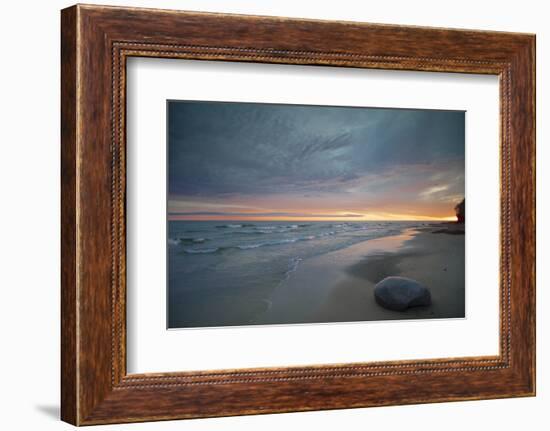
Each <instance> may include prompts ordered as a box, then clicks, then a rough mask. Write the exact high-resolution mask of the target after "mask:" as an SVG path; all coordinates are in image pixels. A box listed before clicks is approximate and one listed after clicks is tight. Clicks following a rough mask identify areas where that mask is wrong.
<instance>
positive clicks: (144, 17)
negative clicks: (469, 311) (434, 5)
mask: <svg viewBox="0 0 550 431" xmlns="http://www.w3.org/2000/svg"><path fill="white" fill-rule="evenodd" d="M61 17H62V19H61V24H62V25H61V52H62V64H61V73H62V76H61V83H62V93H61V111H62V112H61V120H62V127H61V129H62V134H61V139H62V150H61V161H62V165H61V168H62V183H61V190H62V202H61V208H62V220H61V226H62V239H61V244H62V247H61V253H62V268H61V269H62V285H61V292H62V295H61V305H62V325H61V335H62V336H61V340H62V345H61V353H62V355H61V357H62V361H61V367H62V368H61V371H62V372H61V375H62V382H61V388H62V390H61V416H62V419H63V420H64V421H66V422H69V423H71V424H74V425H92V424H106V423H119V422H139V421H153V420H167V419H180V418H197V417H213V416H231V415H243V414H259V413H275V412H290V411H308V410H322V409H340V408H353V407H369V406H383V405H395V404H415V403H429V402H443V401H456V400H475V399H490V398H504V397H520V396H534V394H535V36H534V35H529V34H517V33H505V32H488V31H472V30H450V29H440V28H424V27H404V26H392V25H378V24H365V23H354V22H331V21H315V20H299V19H287V18H277V17H256V16H242V15H221V14H213V13H197V12H179V11H169V10H154V9H134V8H121V7H104V6H92V5H77V6H73V7H70V8H67V9H64V10H63V11H62V14H61ZM136 56H137V57H155V58H173V59H194V60H204V61H208V60H217V61H237V62H252V63H280V64H290V65H312V66H315V65H324V66H335V67H351V68H367V69H385V70H411V71H427V72H457V73H475V74H490V75H497V76H498V77H499V83H500V84H499V85H500V100H499V105H500V155H501V160H500V171H501V178H500V184H501V190H500V192H501V195H500V209H501V215H500V286H499V289H500V310H499V313H500V332H499V337H500V343H499V345H500V351H499V354H498V355H496V356H488V357H477V356H471V357H470V356H468V357H452V358H440V359H429V360H410V361H387V362H366V363H349V364H346V363H343V364H330V365H326V366H325V365H311V366H300V367H295V366H294V367H278V368H262V369H259V368H253V369H228V370H223V371H220V370H204V371H200V372H188V371H187V372H167V373H154V374H128V373H127V371H126V318H125V316H126V257H125V256H126V255H125V253H126V230H125V229H126V224H125V220H126V219H125V217H126V206H125V202H126V201H125V199H126V187H127V182H126V164H125V161H126V108H125V106H126V105H125V102H126V82H127V81H126V60H127V59H128V58H129V57H136Z"/></svg>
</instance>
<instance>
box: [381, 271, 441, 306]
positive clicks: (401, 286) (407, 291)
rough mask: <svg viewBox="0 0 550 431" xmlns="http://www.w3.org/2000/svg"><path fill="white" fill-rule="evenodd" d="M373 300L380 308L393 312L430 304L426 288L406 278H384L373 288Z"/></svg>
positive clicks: (430, 300)
mask: <svg viewBox="0 0 550 431" xmlns="http://www.w3.org/2000/svg"><path fill="white" fill-rule="evenodd" d="M374 298H375V299H376V302H377V303H378V304H380V305H381V306H382V307H384V308H387V309H389V310H395V311H404V310H406V309H407V308H409V307H416V306H421V305H430V304H431V303H432V298H431V295H430V291H429V290H428V288H427V287H425V286H424V285H422V284H420V283H419V282H418V281H415V280H413V279H411V278H407V277H386V278H384V279H383V280H382V281H380V282H378V283H377V284H376V286H374Z"/></svg>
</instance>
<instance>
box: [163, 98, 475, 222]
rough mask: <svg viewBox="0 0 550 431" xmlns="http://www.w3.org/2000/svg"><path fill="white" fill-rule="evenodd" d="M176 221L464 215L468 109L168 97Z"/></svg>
mask: <svg viewBox="0 0 550 431" xmlns="http://www.w3.org/2000/svg"><path fill="white" fill-rule="evenodd" d="M168 116H169V117H168V218H169V219H170V220H250V221H252V220H296V221H301V220H323V221H328V220H347V221H360V220H363V221H367V220H441V219H454V210H453V208H454V206H455V204H457V203H458V202H459V201H460V200H461V199H462V198H463V197H464V117H465V115H464V112H462V111H435V110H409V109H375V108H343V107H321V106H303V105H274V104H254V103H220V102H185V101H169V102H168Z"/></svg>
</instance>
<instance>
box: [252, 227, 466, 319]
mask: <svg viewBox="0 0 550 431" xmlns="http://www.w3.org/2000/svg"><path fill="white" fill-rule="evenodd" d="M464 243H465V241H464V235H463V234H461V233H460V232H459V231H458V232H457V229H456V228H455V227H453V226H451V227H445V226H443V227H437V228H427V229H425V230H422V231H419V230H413V229H409V230H406V231H404V232H403V234H401V235H395V236H389V237H384V238H378V239H374V240H370V241H364V242H362V243H359V244H355V245H353V246H351V247H348V248H345V249H342V250H338V251H335V252H332V253H327V254H324V255H322V256H318V257H315V258H311V259H308V260H306V261H303V262H301V263H300V265H299V266H298V267H297V269H296V271H295V272H293V273H291V274H290V275H289V277H288V279H287V280H286V281H285V282H283V283H282V284H281V285H280V286H279V287H278V288H277V289H276V290H275V291H274V293H273V294H272V296H271V298H270V299H269V302H270V307H269V309H268V310H267V311H266V312H265V313H262V314H261V315H260V316H258V317H257V318H256V319H255V321H254V322H251V323H252V324H270V323H272V324H273V323H280V322H285V323H320V322H353V321H376V320H402V319H425V318H462V317H464V316H465V288H464V283H465V271H464ZM392 275H394V276H396V275H398V276H404V277H410V278H413V279H415V280H417V281H419V282H420V283H423V284H424V285H425V286H427V287H428V288H429V289H430V292H431V295H432V305H430V306H425V307H414V308H410V309H408V310H406V311H391V310H386V309H384V308H382V307H381V306H380V305H378V304H377V303H376V301H375V300H374V294H373V290H374V285H375V284H376V283H377V282H379V281H380V280H382V279H383V278H385V277H388V276H392Z"/></svg>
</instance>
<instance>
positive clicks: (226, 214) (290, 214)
mask: <svg viewBox="0 0 550 431" xmlns="http://www.w3.org/2000/svg"><path fill="white" fill-rule="evenodd" d="M168 215H169V216H184V217H196V216H200V217H204V216H206V217H212V216H215V217H289V218H292V217H296V218H304V217H312V218H334V217H344V218H351V217H353V218H357V217H363V214H357V213H343V214H341V213H337V214H315V213H293V212H265V213H260V212H249V213H236V212H221V211H188V212H169V213H168Z"/></svg>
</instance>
